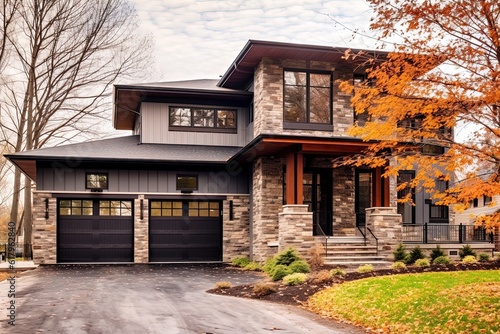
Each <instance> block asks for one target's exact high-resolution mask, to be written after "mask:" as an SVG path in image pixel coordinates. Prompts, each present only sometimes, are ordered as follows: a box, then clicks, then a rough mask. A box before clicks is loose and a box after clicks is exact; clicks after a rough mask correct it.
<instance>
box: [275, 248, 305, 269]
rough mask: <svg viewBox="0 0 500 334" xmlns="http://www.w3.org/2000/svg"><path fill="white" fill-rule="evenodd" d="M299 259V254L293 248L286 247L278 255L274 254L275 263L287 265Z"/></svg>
mask: <svg viewBox="0 0 500 334" xmlns="http://www.w3.org/2000/svg"><path fill="white" fill-rule="evenodd" d="M297 260H300V258H299V255H298V254H297V252H296V251H295V249H293V248H287V249H285V250H284V251H282V252H281V253H279V254H278V255H276V264H278V265H279V264H282V265H284V266H289V265H290V264H292V263H293V262H295V261H297Z"/></svg>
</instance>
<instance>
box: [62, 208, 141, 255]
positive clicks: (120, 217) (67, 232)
mask: <svg viewBox="0 0 500 334" xmlns="http://www.w3.org/2000/svg"><path fill="white" fill-rule="evenodd" d="M57 226H58V228H57V261H58V262H133V257H134V232H133V231H134V222H133V213H132V201H131V200H86V199H61V200H59V202H58V224H57Z"/></svg>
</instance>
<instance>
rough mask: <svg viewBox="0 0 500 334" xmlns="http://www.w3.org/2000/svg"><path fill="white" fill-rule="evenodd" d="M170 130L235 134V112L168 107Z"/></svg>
mask: <svg viewBox="0 0 500 334" xmlns="http://www.w3.org/2000/svg"><path fill="white" fill-rule="evenodd" d="M169 126H170V129H171V130H176V129H177V130H183V131H185V130H188V131H216V132H232V133H234V132H236V110H232V109H212V108H190V107H170V110H169Z"/></svg>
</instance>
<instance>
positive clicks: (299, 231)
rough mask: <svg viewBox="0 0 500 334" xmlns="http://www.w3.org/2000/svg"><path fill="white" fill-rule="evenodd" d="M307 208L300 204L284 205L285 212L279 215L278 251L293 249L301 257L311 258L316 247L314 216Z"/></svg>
mask: <svg viewBox="0 0 500 334" xmlns="http://www.w3.org/2000/svg"><path fill="white" fill-rule="evenodd" d="M307 208H308V206H307V205H300V204H296V205H283V212H280V214H279V237H278V251H280V252H281V251H283V250H285V249H286V248H288V247H293V248H294V249H296V250H297V252H298V253H299V254H300V256H302V257H304V258H306V259H307V258H309V257H310V254H309V252H310V250H311V249H312V248H313V246H314V236H313V214H312V212H308V211H307Z"/></svg>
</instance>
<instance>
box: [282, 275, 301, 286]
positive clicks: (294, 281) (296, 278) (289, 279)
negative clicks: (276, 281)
mask: <svg viewBox="0 0 500 334" xmlns="http://www.w3.org/2000/svg"><path fill="white" fill-rule="evenodd" d="M305 281H307V274H304V273H293V274H290V275H286V276H285V277H283V284H285V285H299V284H303V283H304V282H305Z"/></svg>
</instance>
